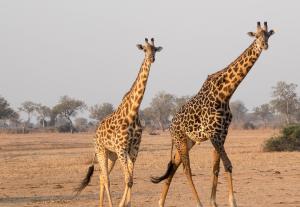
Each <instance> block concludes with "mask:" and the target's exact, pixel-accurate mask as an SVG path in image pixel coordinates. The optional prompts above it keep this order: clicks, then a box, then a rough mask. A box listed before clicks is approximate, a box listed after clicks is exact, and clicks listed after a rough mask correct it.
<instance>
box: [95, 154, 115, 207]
mask: <svg viewBox="0 0 300 207" xmlns="http://www.w3.org/2000/svg"><path fill="white" fill-rule="evenodd" d="M116 160H117V155H116V154H115V153H113V152H108V163H107V169H108V175H109V174H110V173H111V171H112V169H113V168H114V166H115V163H116ZM100 170H101V169H100ZM103 201H104V183H103V181H101V179H100V194H99V203H100V207H102V206H103Z"/></svg>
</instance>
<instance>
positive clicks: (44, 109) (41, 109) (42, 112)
mask: <svg viewBox="0 0 300 207" xmlns="http://www.w3.org/2000/svg"><path fill="white" fill-rule="evenodd" d="M35 111H36V113H37V115H38V116H37V118H38V120H39V121H40V123H41V124H42V126H43V128H45V125H46V119H47V118H50V116H51V109H50V108H49V107H48V106H44V105H42V104H37V105H36V108H35Z"/></svg>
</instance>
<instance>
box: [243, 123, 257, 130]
mask: <svg viewBox="0 0 300 207" xmlns="http://www.w3.org/2000/svg"><path fill="white" fill-rule="evenodd" d="M243 129H256V126H255V125H254V124H253V123H251V122H246V123H244V124H243Z"/></svg>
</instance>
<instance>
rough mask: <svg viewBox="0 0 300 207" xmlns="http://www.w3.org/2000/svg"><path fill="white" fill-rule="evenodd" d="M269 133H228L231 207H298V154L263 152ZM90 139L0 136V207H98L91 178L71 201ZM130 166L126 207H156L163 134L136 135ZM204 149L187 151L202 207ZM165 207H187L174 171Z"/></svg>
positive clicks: (117, 184)
mask: <svg viewBox="0 0 300 207" xmlns="http://www.w3.org/2000/svg"><path fill="white" fill-rule="evenodd" d="M274 133H276V132H275V131H272V130H254V131H251V130H250V131H238V130H234V131H230V133H229V136H228V138H227V142H226V149H227V153H228V155H229V157H230V158H231V160H232V163H233V167H234V168H233V173H234V189H235V191H236V198H237V202H238V204H239V207H246V206H249V207H253V206H262V207H274V206H278V207H279V206H280V207H281V206H282V207H295V206H300V191H299V189H300V153H299V152H280V153H278V152H277V153H265V152H262V150H261V144H262V143H263V142H264V140H266V139H267V138H269V137H270V136H271V135H273V134H274ZM92 136H93V135H92V134H75V135H71V134H26V135H5V134H1V135H0V206H1V207H11V206H13V207H20V206H26V207H29V206H30V207H38V206H53V207H59V206H60V207H62V206H72V207H76V206H77V207H82V206H84V207H85V206H89V207H91V206H98V188H99V187H98V183H99V182H98V174H99V172H98V171H96V173H95V175H94V177H93V178H92V182H91V184H90V186H88V187H87V188H86V189H85V190H84V191H83V192H82V194H81V195H80V197H78V198H77V199H75V200H72V199H71V197H72V191H73V189H74V188H75V187H76V186H77V185H78V184H79V182H80V180H81V179H82V178H83V176H84V175H85V173H86V170H87V167H88V164H87V163H88V162H89V160H90V159H91V158H92V156H93V146H92ZM140 149H141V150H140V153H139V157H138V160H137V162H136V167H135V179H134V183H135V184H134V187H133V200H132V206H138V207H140V206H149V207H152V206H157V201H158V199H159V195H160V191H161V187H162V184H157V185H155V184H152V183H151V182H150V181H149V177H150V176H151V175H161V174H162V173H163V172H164V170H165V167H166V165H167V162H168V161H169V154H170V137H169V134H168V133H163V134H161V135H158V136H148V135H144V136H143V141H142V144H141V148H140ZM211 150H212V147H211V144H210V143H209V142H205V143H203V144H202V145H200V146H196V147H194V149H193V150H192V151H191V163H192V171H193V174H194V177H193V178H194V181H195V184H196V187H197V190H198V192H199V194H200V197H201V198H202V201H203V204H204V206H209V196H210V187H211V154H212V153H211ZM223 172H224V171H223V168H222V171H221V174H220V179H219V185H218V192H217V200H218V203H219V205H220V206H228V205H227V191H226V190H227V188H226V186H227V183H226V180H225V176H224V173H223ZM120 174H121V175H122V171H121V169H120V166H119V165H118V164H117V165H116V167H115V169H114V170H113V172H112V174H111V176H110V178H111V189H112V196H113V201H114V204H115V205H116V206H117V203H118V201H119V200H120V197H121V195H122V192H123V186H124V184H123V175H122V176H120ZM166 206H195V201H194V199H193V198H192V194H191V191H190V189H189V187H188V185H187V181H186V178H185V176H184V174H183V172H182V170H181V169H179V170H178V172H177V174H176V175H175V177H174V180H173V183H172V185H171V189H170V192H169V195H168V197H167V202H166Z"/></svg>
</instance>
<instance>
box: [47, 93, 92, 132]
mask: <svg viewBox="0 0 300 207" xmlns="http://www.w3.org/2000/svg"><path fill="white" fill-rule="evenodd" d="M85 108H86V105H85V103H84V102H83V101H80V100H76V99H73V98H70V97H68V96H63V97H61V98H60V100H59V103H58V104H57V105H56V106H54V107H53V109H52V111H53V113H54V114H57V115H59V116H61V117H63V118H65V119H66V120H68V122H69V124H70V132H71V133H73V130H74V127H73V122H72V119H71V117H75V116H76V114H77V113H78V112H79V111H83V110H84V109H85Z"/></svg>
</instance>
